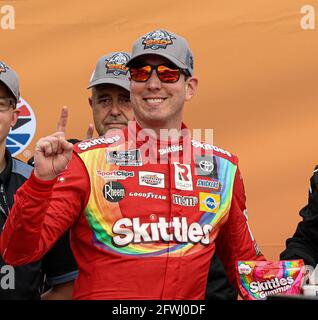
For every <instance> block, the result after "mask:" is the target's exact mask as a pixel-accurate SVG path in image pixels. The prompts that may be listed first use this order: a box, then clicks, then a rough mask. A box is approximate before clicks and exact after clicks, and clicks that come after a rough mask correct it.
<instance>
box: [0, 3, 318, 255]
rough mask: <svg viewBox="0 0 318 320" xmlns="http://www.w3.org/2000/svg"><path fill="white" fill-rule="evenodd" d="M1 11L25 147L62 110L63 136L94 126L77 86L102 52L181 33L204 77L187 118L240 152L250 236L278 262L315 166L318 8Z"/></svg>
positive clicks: (0, 44)
mask: <svg viewBox="0 0 318 320" xmlns="http://www.w3.org/2000/svg"><path fill="white" fill-rule="evenodd" d="M4 4H11V5H13V6H14V7H15V9H16V29H15V30H13V31H8V30H7V31H5V30H0V60H1V59H3V60H4V61H6V62H7V63H8V64H9V65H11V66H12V67H14V68H15V69H16V70H17V71H18V73H19V75H20V78H21V83H22V86H21V89H22V96H23V97H24V98H25V99H26V100H27V101H28V102H29V104H30V105H31V106H32V108H33V110H34V112H35V113H36V116H37V131H36V136H35V138H34V140H33V143H32V144H31V145H30V146H29V148H28V149H29V150H32V149H33V146H34V141H35V140H36V139H38V138H39V137H41V136H43V135H47V134H50V133H51V132H52V131H53V130H55V121H56V119H57V118H58V115H59V111H60V107H61V106H62V105H67V106H69V108H70V115H71V118H70V123H69V124H70V125H69V127H68V132H67V136H68V137H77V138H82V137H83V136H84V132H85V130H86V127H87V125H88V123H89V121H91V114H90V109H89V107H88V103H87V97H88V94H89V92H88V91H87V90H86V89H85V87H86V85H87V83H88V80H89V78H90V76H91V73H92V70H93V67H94V65H95V62H96V61H97V59H98V58H99V57H100V56H101V55H102V54H104V53H107V52H110V51H116V50H130V49H131V45H132V43H133V41H134V40H135V39H136V38H137V37H139V36H141V35H142V34H144V33H146V32H148V31H151V30H153V29H155V28H166V29H168V30H171V31H174V32H176V33H179V34H181V35H183V36H184V37H186V38H187V39H188V40H189V42H190V44H191V47H192V49H193V52H194V55H195V70H196V74H197V76H198V77H199V79H200V86H199V91H198V94H197V96H196V97H195V98H194V100H193V101H192V102H191V103H189V104H188V105H187V106H186V111H185V119H186V122H187V123H188V125H189V126H190V127H192V128H213V129H214V143H215V144H216V145H218V146H221V147H223V148H225V149H228V150H230V151H231V152H233V153H235V154H237V155H238V156H239V159H240V167H241V171H242V174H243V177H244V180H245V186H246V192H247V198H248V201H247V205H248V208H249V216H250V224H251V226H252V229H253V230H254V235H255V237H256V239H258V242H259V244H260V246H261V247H262V249H263V252H264V253H265V255H266V256H267V258H269V259H277V258H278V254H279V252H280V251H281V250H282V249H283V247H284V241H285V239H286V238H287V237H288V236H290V235H291V234H292V233H293V231H294V229H295V227H296V223H297V222H298V221H299V216H298V210H299V209H300V208H301V207H302V206H303V205H304V204H305V202H306V200H307V190H308V181H309V178H310V176H311V173H312V169H313V168H314V165H315V164H316V163H318V154H317V153H318V140H317V139H316V136H317V133H318V127H317V126H316V124H317V117H318V108H317V101H318V90H317V84H318V62H317V57H318V31H317V30H313V31H304V30H302V29H301V27H300V20H301V17H302V14H301V13H300V9H301V7H302V6H303V5H305V4H312V5H316V7H317V8H316V9H318V3H317V2H316V1H314V0H304V1H301V0H222V1H221V0H219V1H216V0H204V1H202V0H198V1H187V0H174V1H171V0H161V1H148V0H142V1H141V0H126V1H123V0H122V1H109V0H104V1H94V0H90V1H79V0H71V1H70V0H67V1H64V0H63V1H61V0H60V1H57V0H55V1H47V0H29V1H28V0H17V1H3V0H1V1H0V6H2V5H4ZM317 20H318V17H317ZM316 22H318V21H316ZM317 24H318V23H317ZM21 158H22V159H23V160H26V159H25V158H23V156H22V155H21Z"/></svg>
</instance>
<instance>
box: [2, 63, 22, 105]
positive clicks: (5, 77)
mask: <svg viewBox="0 0 318 320" xmlns="http://www.w3.org/2000/svg"><path fill="white" fill-rule="evenodd" d="M0 81H2V82H3V83H4V84H5V85H6V86H7V87H8V89H9V90H10V91H11V92H12V94H13V95H14V97H15V98H16V100H17V102H18V101H19V99H20V89H19V77H18V75H17V74H16V72H15V71H13V70H12V69H11V68H10V67H9V66H7V65H6V64H5V63H4V62H2V61H0Z"/></svg>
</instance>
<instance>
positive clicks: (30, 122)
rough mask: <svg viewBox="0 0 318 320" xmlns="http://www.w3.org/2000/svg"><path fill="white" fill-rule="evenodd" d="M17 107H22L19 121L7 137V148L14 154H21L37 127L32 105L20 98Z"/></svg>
mask: <svg viewBox="0 0 318 320" xmlns="http://www.w3.org/2000/svg"><path fill="white" fill-rule="evenodd" d="M17 109H20V114H19V118H18V121H17V123H16V124H15V126H14V127H13V128H11V130H10V132H9V135H8V137H7V148H8V149H9V151H10V153H11V154H12V156H17V155H18V154H20V153H21V152H22V151H23V150H24V149H25V148H26V147H27V146H28V145H29V144H30V142H31V141H32V139H33V137H34V134H35V129H36V119H35V115H34V112H33V110H32V108H31V107H30V105H29V104H28V103H27V102H26V101H25V100H23V99H22V98H20V100H19V103H18V105H17Z"/></svg>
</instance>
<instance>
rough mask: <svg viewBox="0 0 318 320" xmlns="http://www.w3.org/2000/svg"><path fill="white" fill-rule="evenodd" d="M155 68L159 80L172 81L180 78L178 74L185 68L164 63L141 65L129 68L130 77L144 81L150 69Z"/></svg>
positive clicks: (149, 75)
mask: <svg viewBox="0 0 318 320" xmlns="http://www.w3.org/2000/svg"><path fill="white" fill-rule="evenodd" d="M153 70H156V73H157V76H158V78H159V80H160V81H161V82H166V83H174V82H177V81H178V80H179V79H180V74H181V73H184V74H185V70H182V69H179V68H170V67H167V66H164V65H159V66H150V65H147V66H141V67H131V68H130V70H129V71H130V78H131V80H134V81H136V82H146V81H147V80H148V79H149V78H150V77H151V74H152V71H153Z"/></svg>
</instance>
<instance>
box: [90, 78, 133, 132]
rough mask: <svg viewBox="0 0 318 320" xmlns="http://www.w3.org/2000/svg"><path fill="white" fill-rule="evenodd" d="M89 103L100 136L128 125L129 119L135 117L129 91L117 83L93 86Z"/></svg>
mask: <svg viewBox="0 0 318 320" xmlns="http://www.w3.org/2000/svg"><path fill="white" fill-rule="evenodd" d="M89 103H90V105H91V107H92V109H93V117H94V123H95V128H96V131H97V132H98V134H99V135H100V136H101V135H104V134H105V133H106V132H107V131H108V130H109V129H116V128H119V129H122V128H124V127H126V126H127V125H128V121H130V120H133V118H134V114H133V109H132V106H131V102H130V97H129V92H128V91H127V90H125V89H124V88H122V87H119V86H117V85H113V84H100V85H97V86H95V87H93V88H92V97H91V98H90V99H89Z"/></svg>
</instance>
